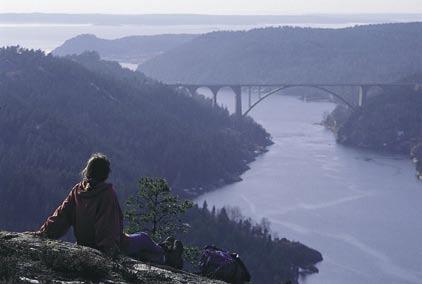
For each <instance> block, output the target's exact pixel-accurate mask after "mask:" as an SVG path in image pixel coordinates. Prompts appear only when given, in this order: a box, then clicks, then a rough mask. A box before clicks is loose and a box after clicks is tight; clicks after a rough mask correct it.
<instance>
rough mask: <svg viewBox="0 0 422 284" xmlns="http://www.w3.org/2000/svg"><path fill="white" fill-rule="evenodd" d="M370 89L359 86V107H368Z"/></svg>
mask: <svg viewBox="0 0 422 284" xmlns="http://www.w3.org/2000/svg"><path fill="white" fill-rule="evenodd" d="M367 93H368V87H366V86H359V97H358V106H359V107H363V106H365V105H366V99H367Z"/></svg>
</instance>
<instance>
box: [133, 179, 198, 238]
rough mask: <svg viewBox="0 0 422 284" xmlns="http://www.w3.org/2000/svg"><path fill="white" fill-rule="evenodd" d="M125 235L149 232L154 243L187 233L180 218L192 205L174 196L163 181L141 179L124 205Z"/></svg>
mask: <svg viewBox="0 0 422 284" xmlns="http://www.w3.org/2000/svg"><path fill="white" fill-rule="evenodd" d="M126 204H127V209H126V212H125V217H126V219H127V221H128V225H129V227H128V232H129V233H134V232H139V231H143V232H148V233H149V234H150V235H151V237H152V238H153V239H155V240H160V239H162V238H163V237H166V236H168V235H175V234H176V233H177V232H181V231H182V232H183V231H186V229H187V224H186V223H183V221H182V219H181V217H182V215H183V214H184V213H185V212H186V210H188V209H189V208H191V207H192V205H193V204H192V202H191V201H188V200H181V199H179V197H177V196H176V195H173V194H172V192H171V189H170V187H169V186H168V184H167V182H166V180H165V179H163V178H152V177H143V178H142V179H141V180H140V181H139V190H138V192H137V193H136V194H135V195H133V196H131V197H129V199H128V201H127V202H126Z"/></svg>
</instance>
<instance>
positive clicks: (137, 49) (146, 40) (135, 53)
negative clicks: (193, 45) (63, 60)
mask: <svg viewBox="0 0 422 284" xmlns="http://www.w3.org/2000/svg"><path fill="white" fill-rule="evenodd" d="M196 36H197V35H186V34H177V35H175V34H168V35H152V36H128V37H123V38H119V39H102V38H98V37H96V36H95V35H91V34H82V35H78V36H76V37H74V38H71V39H68V40H67V41H65V42H64V43H63V44H62V45H61V46H59V47H57V48H56V49H55V50H53V54H54V55H59V56H64V55H72V54H81V53H83V52H84V51H96V52H98V53H99V54H100V56H101V58H103V59H108V60H116V61H119V62H130V63H136V64H139V63H141V62H143V61H145V60H147V59H151V58H153V57H154V56H157V55H159V54H161V53H163V52H166V51H168V50H170V49H172V48H175V47H176V46H179V45H182V44H184V43H186V42H189V41H190V40H192V39H193V38H195V37H196Z"/></svg>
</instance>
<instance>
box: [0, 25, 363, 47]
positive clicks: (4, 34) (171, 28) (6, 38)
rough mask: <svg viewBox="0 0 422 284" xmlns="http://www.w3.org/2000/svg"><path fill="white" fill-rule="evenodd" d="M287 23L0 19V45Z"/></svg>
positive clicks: (53, 43)
mask: <svg viewBox="0 0 422 284" xmlns="http://www.w3.org/2000/svg"><path fill="white" fill-rule="evenodd" d="M362 24H365V23H342V24H327V23H306V24H305V23H295V24H289V25H290V26H300V27H321V28H344V27H350V26H355V25H362ZM285 25H287V24H283V23H280V24H270V25H269V24H254V25H95V24H62V23H57V24H56V23H13V22H7V23H2V22H0V46H10V45H20V46H22V47H26V48H30V49H41V50H43V51H45V52H50V51H52V50H53V49H55V48H56V47H58V46H60V45H61V44H63V42H65V41H66V40H67V39H70V38H72V37H75V36H77V35H80V34H94V35H96V36H97V37H100V38H105V39H116V38H121V37H125V36H133V35H157V34H180V33H185V34H202V33H208V32H212V31H221V30H234V31H237V30H250V29H253V28H262V27H269V26H285Z"/></svg>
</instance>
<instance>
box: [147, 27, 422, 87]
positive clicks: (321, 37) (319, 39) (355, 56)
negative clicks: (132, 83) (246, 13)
mask: <svg viewBox="0 0 422 284" xmlns="http://www.w3.org/2000/svg"><path fill="white" fill-rule="evenodd" d="M421 49H422V23H405V24H383V25H368V26H356V27H352V28H344V29H320V28H318V29H314V28H294V27H280V28H265V29H254V30H251V31H246V32H245V31H239V32H225V31H224V32H213V33H208V34H205V35H203V36H200V37H197V38H195V39H193V40H192V41H191V42H189V43H186V44H184V45H183V46H180V47H177V48H175V49H172V50H170V51H168V52H166V53H164V54H162V55H159V56H157V57H155V58H153V59H151V60H149V61H147V62H145V63H143V64H141V65H140V67H139V70H141V71H142V72H144V73H145V74H147V75H148V76H151V77H153V78H157V79H159V80H162V81H164V82H184V83H234V84H235V83H245V82H256V83H277V82H297V83H300V82H306V83H312V82H359V81H363V82H370V81H384V82H385V81H387V82H390V81H395V80H398V79H400V78H401V76H402V74H412V73H417V72H420V71H422V70H421V69H422V67H421V66H422V53H421V52H420V50H421Z"/></svg>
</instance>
